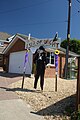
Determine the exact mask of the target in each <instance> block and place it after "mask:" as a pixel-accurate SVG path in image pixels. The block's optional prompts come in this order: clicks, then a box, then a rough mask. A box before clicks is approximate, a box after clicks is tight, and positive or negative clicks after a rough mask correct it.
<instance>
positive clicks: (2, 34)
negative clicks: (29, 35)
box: [0, 32, 11, 40]
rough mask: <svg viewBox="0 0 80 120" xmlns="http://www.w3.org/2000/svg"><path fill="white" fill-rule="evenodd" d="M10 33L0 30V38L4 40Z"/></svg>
mask: <svg viewBox="0 0 80 120" xmlns="http://www.w3.org/2000/svg"><path fill="white" fill-rule="evenodd" d="M10 36H11V35H9V34H8V33H6V32H0V40H6V39H7V38H8V37H10Z"/></svg>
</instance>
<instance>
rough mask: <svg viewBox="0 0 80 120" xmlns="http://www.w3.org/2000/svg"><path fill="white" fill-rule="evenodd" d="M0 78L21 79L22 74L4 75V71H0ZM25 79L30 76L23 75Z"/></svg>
mask: <svg viewBox="0 0 80 120" xmlns="http://www.w3.org/2000/svg"><path fill="white" fill-rule="evenodd" d="M0 76H2V77H7V78H15V77H21V76H23V74H17V73H6V72H4V71H0ZM25 76H26V77H30V75H25Z"/></svg>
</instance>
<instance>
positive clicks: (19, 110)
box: [0, 72, 43, 120]
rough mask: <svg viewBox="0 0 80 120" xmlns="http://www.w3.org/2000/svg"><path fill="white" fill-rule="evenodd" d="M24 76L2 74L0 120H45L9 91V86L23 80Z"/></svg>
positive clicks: (0, 77)
mask: <svg viewBox="0 0 80 120" xmlns="http://www.w3.org/2000/svg"><path fill="white" fill-rule="evenodd" d="M21 79H22V76H16V75H14V74H7V73H2V72H0V120H43V118H42V117H41V116H38V115H36V114H33V113H32V112H33V111H32V109H31V107H30V106H29V105H27V104H26V103H25V102H24V101H23V100H21V99H19V98H18V96H17V95H16V94H15V93H14V92H12V91H9V90H8V85H10V84H11V83H14V82H16V81H18V80H21ZM31 111H32V112H31Z"/></svg>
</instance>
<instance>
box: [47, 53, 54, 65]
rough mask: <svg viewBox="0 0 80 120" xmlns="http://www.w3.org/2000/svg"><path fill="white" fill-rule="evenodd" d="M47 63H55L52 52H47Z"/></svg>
mask: <svg viewBox="0 0 80 120" xmlns="http://www.w3.org/2000/svg"><path fill="white" fill-rule="evenodd" d="M47 63H48V64H47V65H52V66H54V65H55V55H54V53H53V52H47Z"/></svg>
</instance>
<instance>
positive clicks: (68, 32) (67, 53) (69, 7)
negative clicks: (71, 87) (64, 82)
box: [65, 0, 71, 79]
mask: <svg viewBox="0 0 80 120" xmlns="http://www.w3.org/2000/svg"><path fill="white" fill-rule="evenodd" d="M68 2H69V3H68V4H69V5H68V28H67V48H66V60H65V62H66V63H65V78H66V79H67V77H68V58H69V42H70V18H71V0H68Z"/></svg>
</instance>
